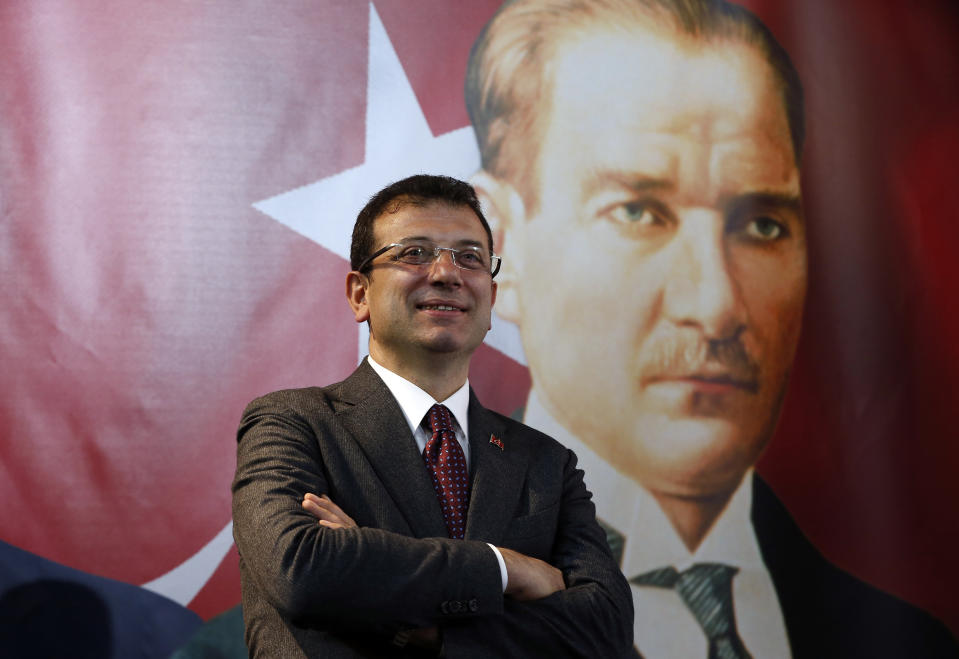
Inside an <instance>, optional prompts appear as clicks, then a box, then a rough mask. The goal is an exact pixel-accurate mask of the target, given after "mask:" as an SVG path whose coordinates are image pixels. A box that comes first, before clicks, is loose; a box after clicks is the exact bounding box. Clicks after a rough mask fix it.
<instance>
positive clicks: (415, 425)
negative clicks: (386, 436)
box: [367, 356, 508, 592]
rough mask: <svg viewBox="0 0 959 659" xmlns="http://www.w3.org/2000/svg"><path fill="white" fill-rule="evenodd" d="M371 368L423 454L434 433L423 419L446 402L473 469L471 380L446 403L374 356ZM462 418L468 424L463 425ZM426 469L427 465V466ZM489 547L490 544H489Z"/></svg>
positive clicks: (503, 564) (502, 564) (502, 566)
mask: <svg viewBox="0 0 959 659" xmlns="http://www.w3.org/2000/svg"><path fill="white" fill-rule="evenodd" d="M367 359H368V360H369V362H370V366H372V367H373V370H374V371H375V372H376V374H377V375H379V376H380V378H381V379H382V380H383V383H384V384H385V385H386V387H387V388H388V389H389V390H390V393H391V394H393V398H395V399H396V402H397V403H399V406H400V409H401V410H402V411H403V416H404V417H406V422H407V423H408V424H409V426H410V432H412V433H413V439H414V440H415V441H416V447H417V448H418V449H419V451H420V453H423V451H424V450H426V442H428V441H429V439H430V436H431V435H430V433H429V432H428V431H427V429H426V427H425V426H424V425H423V417H425V416H426V414H427V413H428V412H429V411H430V408H431V407H433V405H435V404H437V403H442V404H443V405H445V406H446V408H447V409H449V411H450V415H451V416H452V417H453V432H454V433H455V435H456V441H457V442H459V445H460V447H461V448H462V449H463V457H465V458H466V469H467V470H469V468H470V443H469V421H468V420H467V419H468V416H467V413H468V410H469V404H470V383H469V380H467V381H466V382H464V383H463V386H462V387H460V388H459V389H457V390H456V391H455V392H453V394H452V395H451V396H450V397H449V398H447V399H446V400H443V401H438V400H435V399H434V398H433V397H432V396H430V395H429V394H428V393H426V392H425V391H423V390H422V389H420V388H419V387H417V386H416V385H415V384H413V383H412V382H410V381H409V380H407V379H406V378H404V377H402V376H400V375H397V374H396V373H394V372H393V371H391V370H390V369H388V368H386V367H385V366H383V365H381V364H377V363H376V362H375V361H374V360H373V358H372V357H369V356H368V357H367ZM460 419H462V420H463V421H465V423H460ZM424 469H425V464H424ZM486 544H489V543H486ZM489 547H490V549H492V550H493V553H494V554H496V560H497V562H498V563H499V573H500V577H502V580H503V592H505V591H506V581H507V577H508V574H507V572H506V561H504V560H503V555H502V554H501V553H500V551H499V549H497V548H496V547H494V546H493V545H491V544H490V545H489Z"/></svg>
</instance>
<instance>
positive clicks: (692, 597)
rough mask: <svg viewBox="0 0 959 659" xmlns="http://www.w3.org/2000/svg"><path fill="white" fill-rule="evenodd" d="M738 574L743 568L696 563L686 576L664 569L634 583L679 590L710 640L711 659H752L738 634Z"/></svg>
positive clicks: (684, 573)
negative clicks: (735, 596)
mask: <svg viewBox="0 0 959 659" xmlns="http://www.w3.org/2000/svg"><path fill="white" fill-rule="evenodd" d="M737 572H739V568H735V567H731V566H729V565H723V564H721V563H696V564H695V565H693V566H692V567H691V568H689V569H688V570H684V571H683V572H677V571H676V568H674V567H664V568H660V569H659V570H653V571H652V572H647V573H645V574H641V575H639V576H638V577H633V578H632V579H630V581H632V582H633V583H635V584H639V585H642V586H659V587H660V588H675V589H676V592H678V593H679V596H680V597H682V598H683V601H684V602H685V603H686V606H687V607H689V610H690V611H692V612H693V615H694V616H696V621H697V622H699V626H700V627H702V628H703V632H705V634H706V638H707V639H709V659H751V657H752V655H750V654H749V652H748V651H747V650H746V647H745V646H744V645H743V641H742V639H741V638H739V632H737V631H736V616H735V614H734V612H733V577H734V576H735V575H736V573H737Z"/></svg>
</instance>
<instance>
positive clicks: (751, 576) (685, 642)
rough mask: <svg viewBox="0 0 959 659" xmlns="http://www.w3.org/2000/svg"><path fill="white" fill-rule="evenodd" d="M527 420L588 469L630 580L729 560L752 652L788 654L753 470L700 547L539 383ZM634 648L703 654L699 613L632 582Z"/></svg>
mask: <svg viewBox="0 0 959 659" xmlns="http://www.w3.org/2000/svg"><path fill="white" fill-rule="evenodd" d="M523 420H524V422H525V423H526V424H527V425H530V426H532V427H534V428H536V429H537V430H541V431H542V432H545V433H546V434H548V435H551V436H552V437H554V438H555V439H557V440H558V441H559V442H560V443H562V444H563V445H565V446H566V447H568V448H570V449H571V450H572V451H573V452H574V453H576V456H577V458H578V462H579V467H580V469H582V470H583V471H584V472H585V474H586V485H587V487H588V488H589V489H590V491H591V492H592V493H593V499H594V501H595V503H596V514H597V516H598V517H599V518H600V519H602V520H603V521H604V522H605V523H606V524H608V525H610V526H612V527H613V528H615V529H616V530H617V531H619V532H620V533H623V534H624V535H625V538H626V540H625V546H624V552H623V572H624V573H625V575H626V576H627V578H630V577H635V576H638V575H640V574H643V573H644V572H648V571H650V570H655V569H657V568H661V567H666V566H669V565H671V566H673V567H675V568H676V569H677V570H679V571H682V570H684V569H686V568H688V567H690V566H691V565H693V564H694V563H707V562H708V563H724V564H726V565H731V566H734V567H737V568H739V572H738V573H737V574H736V576H735V577H734V578H733V607H734V610H735V615H736V628H737V629H738V630H739V636H740V638H741V639H742V641H743V644H744V645H745V646H746V649H747V650H749V652H750V653H751V654H752V656H754V657H775V658H777V659H778V658H779V657H786V658H788V657H790V656H791V653H790V650H789V640H788V638H787V636H786V625H785V622H784V621H783V617H782V609H781V608H780V606H779V599H778V598H777V596H776V590H775V588H774V587H773V582H772V578H771V577H770V576H769V572H768V570H766V566H765V564H764V563H763V561H762V555H761V554H760V551H759V542H758V541H757V540H756V534H755V533H754V532H753V527H752V522H751V521H750V517H749V514H750V507H751V504H752V470H749V471H748V472H747V473H746V475H745V477H744V478H743V482H742V484H740V486H739V488H738V489H737V490H736V492H735V493H734V494H733V496H732V499H731V500H730V502H729V504H728V505H727V506H726V509H725V510H724V511H723V513H722V514H721V515H720V517H719V519H718V520H716V523H715V524H714V525H713V527H712V528H711V529H710V530H709V533H708V534H707V535H706V537H705V538H704V539H703V541H702V543H701V544H700V545H699V547H697V548H696V550H695V551H693V552H690V551H689V550H688V549H687V548H686V545H685V544H683V542H682V540H681V539H680V538H679V536H678V535H677V533H676V531H675V529H674V528H673V526H672V524H671V523H670V522H669V519H668V518H667V517H666V514H665V513H664V512H663V511H662V509H661V508H660V507H659V504H658V503H657V502H656V500H655V499H654V498H653V496H652V495H651V494H650V493H649V492H648V491H647V490H645V489H644V488H643V487H642V486H640V485H639V484H638V483H637V482H635V481H633V480H632V479H631V478H629V477H627V476H625V475H624V474H621V473H620V472H619V471H617V470H616V468H615V467H614V466H613V465H611V464H609V463H608V462H606V461H605V460H603V459H602V458H600V457H599V456H598V455H597V454H596V453H595V452H594V451H593V450H592V449H591V448H590V447H588V446H587V445H586V444H585V443H584V442H582V441H581V440H579V439H578V438H576V437H574V436H573V435H572V434H571V433H570V432H569V430H567V429H566V428H565V427H563V426H562V425H560V423H559V422H558V421H556V420H555V419H554V418H553V416H552V415H551V414H550V413H549V412H548V411H547V410H546V408H545V407H544V406H543V404H542V403H541V402H540V398H539V396H538V395H537V392H536V390H535V389H534V390H533V391H532V392H531V394H530V397H529V401H528V403H527V406H526V413H525V415H524V419H523ZM630 587H631V590H632V592H633V606H634V607H635V618H634V624H633V631H634V642H635V644H636V647H637V648H638V649H639V651H640V652H641V653H642V655H643V656H644V657H646V658H647V659H661V658H664V657H677V658H682V659H686V658H688V657H706V656H708V653H709V645H708V641H707V640H706V635H705V634H704V633H703V631H702V628H701V627H700V626H699V623H698V622H697V621H696V618H695V616H694V615H693V614H692V612H691V611H690V610H689V608H688V607H687V606H686V605H685V603H684V602H683V600H682V598H681V597H680V596H679V594H678V593H677V592H676V591H675V590H671V589H666V588H658V587H656V586H638V585H635V584H632V583H630Z"/></svg>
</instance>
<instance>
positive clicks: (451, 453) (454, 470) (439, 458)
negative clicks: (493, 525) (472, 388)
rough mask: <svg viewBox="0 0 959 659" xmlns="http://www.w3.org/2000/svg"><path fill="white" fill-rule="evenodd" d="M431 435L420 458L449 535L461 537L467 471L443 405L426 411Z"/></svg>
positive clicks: (466, 504)
mask: <svg viewBox="0 0 959 659" xmlns="http://www.w3.org/2000/svg"><path fill="white" fill-rule="evenodd" d="M426 416H427V418H428V419H429V422H430V429H431V430H432V431H433V436H432V437H430V439H429V441H428V442H426V448H425V449H423V460H424V462H426V467H427V469H429V472H430V476H432V477H433V489H434V490H436V498H437V499H439V501H440V505H441V506H442V507H443V519H444V520H445V521H446V530H447V533H448V534H449V536H450V537H451V538H456V539H459V540H462V539H463V536H464V534H465V533H466V509H467V508H469V505H470V491H469V474H468V472H467V470H466V457H465V456H464V455H463V448H462V447H461V446H460V443H459V442H458V441H456V433H454V432H453V419H452V417H451V416H450V411H449V410H448V409H447V408H446V406H445V405H438V404H437V405H434V406H433V407H431V408H430V411H429V412H428V413H427V415H426Z"/></svg>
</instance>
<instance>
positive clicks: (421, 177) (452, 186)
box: [350, 174, 493, 270]
mask: <svg viewBox="0 0 959 659" xmlns="http://www.w3.org/2000/svg"><path fill="white" fill-rule="evenodd" d="M431 203H442V204H447V205H449V206H466V207H468V208H469V209H470V210H472V211H473V212H474V213H476V217H477V218H478V219H479V221H480V224H482V225H483V230H484V231H486V239H487V242H488V244H489V251H490V254H492V253H493V232H492V231H490V228H489V223H488V222H487V221H486V217H485V216H484V215H483V211H482V210H481V209H480V203H479V199H477V198H476V190H474V189H473V186H472V185H470V184H469V183H466V182H464V181H460V180H459V179H455V178H453V177H451V176H434V175H431V174H417V175H415V176H410V177H408V178H405V179H403V180H402V181H397V182H396V183H391V184H390V185H388V186H386V187H385V188H383V189H382V190H380V191H379V192H377V193H376V194H375V195H373V196H372V197H371V198H370V200H369V201H368V202H367V203H366V206H364V207H363V210H361V211H360V213H359V215H357V216H356V224H354V225H353V242H352V244H351V245H350V267H351V268H352V269H353V270H356V269H357V268H359V266H360V264H361V263H363V261H365V260H366V258H367V257H368V256H369V255H370V254H372V253H373V251H374V250H375V249H376V248H377V247H378V246H376V245H374V244H373V224H374V222H375V221H376V218H378V217H379V216H381V215H384V214H386V213H395V212H397V211H398V210H400V209H401V208H403V207H404V206H407V205H409V206H425V205H426V204H431Z"/></svg>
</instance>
